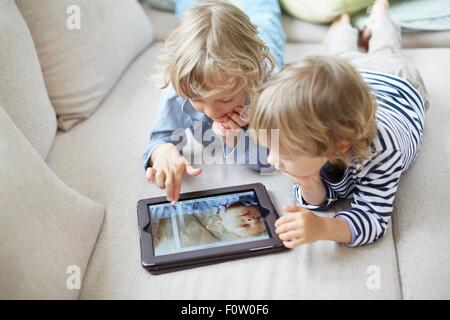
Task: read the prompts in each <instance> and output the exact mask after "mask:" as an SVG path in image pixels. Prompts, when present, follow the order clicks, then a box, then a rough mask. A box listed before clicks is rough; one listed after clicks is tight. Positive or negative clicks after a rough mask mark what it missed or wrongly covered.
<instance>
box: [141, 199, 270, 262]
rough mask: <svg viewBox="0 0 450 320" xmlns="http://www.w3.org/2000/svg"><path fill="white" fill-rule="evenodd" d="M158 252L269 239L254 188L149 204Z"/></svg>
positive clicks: (154, 241) (155, 247) (156, 253)
mask: <svg viewBox="0 0 450 320" xmlns="http://www.w3.org/2000/svg"><path fill="white" fill-rule="evenodd" d="M149 212H150V220H151V226H152V236H153V244H154V250H155V255H157V256H158V255H165V254H171V253H179V252H185V251H192V250H199V249H205V248H212V247H219V246H224V245H231V244H237V243H243V242H248V241H255V240H261V239H268V238H269V234H268V232H267V229H266V225H265V222H264V217H263V215H262V214H261V210H260V207H259V203H258V201H257V198H256V195H255V193H254V192H253V191H248V192H241V193H237V194H231V195H224V196H216V197H208V198H202V199H193V200H185V201H179V202H178V203H176V204H175V205H172V204H161V205H151V206H149Z"/></svg>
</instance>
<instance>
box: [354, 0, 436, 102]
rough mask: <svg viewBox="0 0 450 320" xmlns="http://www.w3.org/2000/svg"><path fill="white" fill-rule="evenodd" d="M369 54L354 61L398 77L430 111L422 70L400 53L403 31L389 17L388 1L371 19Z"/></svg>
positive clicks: (382, 2)
mask: <svg viewBox="0 0 450 320" xmlns="http://www.w3.org/2000/svg"><path fill="white" fill-rule="evenodd" d="M370 20H371V23H370V26H369V28H371V30H370V40H369V51H368V54H367V55H366V56H365V57H360V58H357V59H354V60H353V61H352V62H353V63H354V64H355V65H356V66H357V67H359V68H363V69H370V70H373V71H381V72H385V73H389V74H393V75H396V76H399V77H401V78H403V79H405V80H407V81H408V82H409V83H411V84H412V85H413V86H414V87H415V88H416V89H417V90H418V91H419V92H420V94H421V95H422V97H423V99H424V102H425V108H426V109H428V107H429V102H428V92H427V90H426V88H425V85H424V83H423V80H422V77H421V76H420V73H419V71H418V70H417V69H416V68H415V67H414V66H413V65H412V64H411V63H410V62H409V61H408V60H407V59H406V58H405V57H404V56H403V54H402V52H401V49H402V48H401V29H400V27H399V26H398V25H397V24H395V22H394V21H392V19H391V17H390V16H389V2H388V1H387V0H377V1H375V4H374V7H373V9H372V12H371V17H370Z"/></svg>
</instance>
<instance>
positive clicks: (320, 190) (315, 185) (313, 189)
mask: <svg viewBox="0 0 450 320" xmlns="http://www.w3.org/2000/svg"><path fill="white" fill-rule="evenodd" d="M300 188H301V190H302V197H303V199H304V200H305V201H306V202H307V203H308V204H312V205H315V206H320V205H322V204H323V203H324V202H325V199H326V195H327V194H326V191H325V186H324V185H323V182H322V180H321V179H320V176H314V177H311V178H309V180H308V181H305V182H304V183H300Z"/></svg>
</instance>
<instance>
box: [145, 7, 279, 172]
mask: <svg viewBox="0 0 450 320" xmlns="http://www.w3.org/2000/svg"><path fill="white" fill-rule="evenodd" d="M196 2H197V1H196V0H176V1H174V4H175V12H176V14H177V15H178V16H180V15H181V14H182V13H183V12H184V11H185V10H187V9H189V8H190V7H192V6H193V5H194V4H195V3H196ZM230 2H231V3H233V4H234V5H236V6H237V7H239V8H240V9H241V10H242V11H244V12H245V13H246V14H247V15H248V16H249V18H250V20H251V21H252V23H253V24H255V25H256V26H257V30H258V35H259V37H260V38H261V39H262V40H263V41H265V43H266V45H267V46H268V48H269V50H270V52H271V54H272V55H273V56H274V58H275V61H276V68H275V72H276V71H278V70H280V69H281V67H282V66H283V53H284V46H285V42H286V38H285V34H284V31H283V28H282V25H281V10H280V6H279V4H278V1H277V0H254V1H244V0H232V1H230ZM212 123H213V121H212V119H210V118H209V117H207V116H206V115H205V114H204V113H201V112H198V111H197V110H195V109H194V107H193V106H192V104H191V102H190V101H189V99H186V98H183V97H180V96H178V95H177V94H176V93H175V91H174V90H173V89H172V88H171V87H168V88H167V89H165V90H164V92H163V94H162V96H161V101H160V107H159V112H158V115H157V117H156V120H155V122H154V124H153V127H152V129H151V131H150V141H149V142H148V144H147V146H146V147H145V150H144V153H143V156H142V158H143V160H144V161H145V169H147V167H148V166H149V159H150V157H151V155H152V153H153V151H154V150H155V149H156V148H157V147H158V146H160V145H161V144H164V143H173V144H175V145H176V146H177V148H178V150H180V151H181V150H182V148H183V147H184V146H185V145H186V140H187V136H186V130H191V131H192V132H199V131H200V132H202V134H201V136H200V135H199V134H195V135H194V138H195V139H196V140H197V141H198V142H200V143H201V144H202V145H203V146H207V145H209V144H210V143H212V142H214V139H204V137H205V136H204V133H205V131H206V130H209V129H211V127H212ZM243 129H246V128H243ZM174 133H175V134H174ZM174 137H176V139H175V140H174ZM216 139H221V138H219V137H216ZM223 149H224V156H225V157H233V160H234V161H233V163H241V164H245V165H246V166H247V167H249V168H250V169H252V170H260V169H261V168H269V167H270V165H268V164H267V160H266V158H267V157H266V156H267V150H266V149H265V148H262V147H259V146H256V145H255V143H254V142H253V140H252V139H250V138H249V137H248V135H241V137H240V139H239V141H238V143H237V145H236V147H235V148H234V149H233V150H229V149H228V148H227V147H226V145H225V144H223ZM243 149H244V150H245V153H242V152H240V153H238V152H235V151H236V150H243ZM255 159H256V160H255ZM227 163H228V162H227Z"/></svg>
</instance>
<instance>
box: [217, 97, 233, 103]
mask: <svg viewBox="0 0 450 320" xmlns="http://www.w3.org/2000/svg"><path fill="white" fill-rule="evenodd" d="M231 101H233V98H230V99H220V102H223V103H228V102H231Z"/></svg>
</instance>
